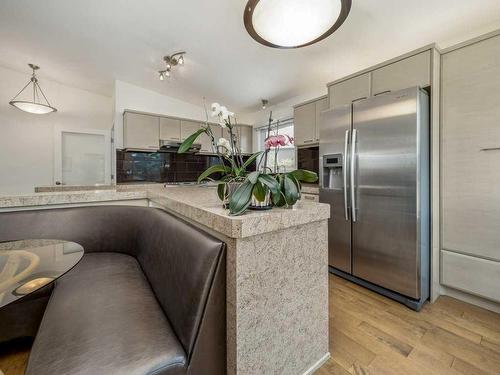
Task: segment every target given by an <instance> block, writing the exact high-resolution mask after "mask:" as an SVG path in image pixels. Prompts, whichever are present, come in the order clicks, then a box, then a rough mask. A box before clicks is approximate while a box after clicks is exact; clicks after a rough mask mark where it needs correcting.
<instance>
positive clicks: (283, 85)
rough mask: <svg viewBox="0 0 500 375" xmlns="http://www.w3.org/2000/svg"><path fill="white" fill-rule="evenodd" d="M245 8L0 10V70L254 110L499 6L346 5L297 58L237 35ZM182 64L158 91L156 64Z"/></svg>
mask: <svg viewBox="0 0 500 375" xmlns="http://www.w3.org/2000/svg"><path fill="white" fill-rule="evenodd" d="M245 3H246V0H210V1H208V0H177V1H173V0H120V1H117V0H84V1H68V0H43V1H40V0H1V3H0V64H1V65H3V66H6V67H10V68H13V69H16V70H19V71H26V73H27V74H28V69H27V67H26V64H27V63H28V62H33V63H36V64H38V65H40V66H41V67H42V71H41V75H40V76H41V78H42V79H43V77H46V78H50V79H53V80H56V81H59V82H62V83H66V84H71V85H73V86H76V87H80V88H84V89H88V90H90V91H95V92H99V93H103V94H106V95H111V94H112V92H113V82H114V80H115V79H119V80H123V81H126V82H130V83H133V84H136V85H138V86H141V87H144V88H149V89H152V90H155V91H158V92H161V93H163V94H166V95H169V96H173V97H176V98H179V99H182V100H185V101H188V102H191V103H195V104H200V103H201V101H202V99H201V98H202V97H203V96H206V97H207V100H208V101H211V100H216V101H218V102H221V103H224V104H226V105H227V106H228V107H229V108H231V109H232V110H234V111H240V112H250V111H253V110H256V109H258V103H259V101H260V99H261V98H267V99H269V100H270V102H271V104H272V103H278V102H281V101H285V100H287V99H289V98H292V97H294V96H298V95H300V94H303V93H304V92H309V91H314V90H316V91H317V90H318V88H321V87H324V86H325V84H326V83H327V82H329V81H332V80H335V79H337V78H340V77H342V76H345V75H347V74H350V73H353V72H355V71H357V70H360V69H363V68H366V67H368V66H370V65H374V64H376V63H379V62H381V61H383V60H386V59H389V58H392V57H395V56H397V55H399V54H402V53H405V52H408V51H410V50H412V49H416V48H418V47H421V46H423V45H426V44H429V43H432V42H438V43H439V44H440V45H441V46H446V45H450V44H453V43H456V42H458V41H461V40H464V39H467V38H469V37H472V36H475V35H478V34H479V33H482V32H486V31H490V30H492V29H494V28H496V27H500V1H499V0H418V1H415V0H353V7H352V10H351V14H350V15H349V17H348V19H347V21H346V23H345V24H344V25H343V26H342V27H341V28H340V29H339V30H338V31H337V32H336V33H334V34H333V35H332V36H330V37H329V38H327V39H326V40H324V41H322V42H320V43H318V44H316V45H313V46H310V47H305V48H302V49H298V50H276V49H272V48H268V47H265V46H262V45H260V44H257V43H256V42H255V41H254V40H253V39H251V38H250V36H249V35H248V34H247V32H246V30H245V28H244V25H243V9H244V6H245ZM178 50H186V51H187V56H186V65H185V66H184V67H183V68H181V69H177V70H175V71H174V72H173V76H174V77H173V78H172V79H171V80H169V81H165V82H160V81H159V80H158V76H157V73H156V72H157V70H159V69H160V68H162V67H163V64H162V61H161V58H162V56H163V55H165V54H168V53H171V52H175V51H178Z"/></svg>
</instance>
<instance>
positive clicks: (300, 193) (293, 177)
mask: <svg viewBox="0 0 500 375" xmlns="http://www.w3.org/2000/svg"><path fill="white" fill-rule="evenodd" d="M288 177H290V178H291V179H292V181H293V182H294V183H295V185H297V190H298V191H299V199H300V197H301V195H302V192H301V191H302V184H301V183H300V181H299V180H297V179H296V178H295V176H294V175H293V174H292V173H288Z"/></svg>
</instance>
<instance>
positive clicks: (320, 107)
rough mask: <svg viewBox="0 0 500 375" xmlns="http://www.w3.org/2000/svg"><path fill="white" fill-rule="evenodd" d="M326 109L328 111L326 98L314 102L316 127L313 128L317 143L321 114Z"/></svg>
mask: <svg viewBox="0 0 500 375" xmlns="http://www.w3.org/2000/svg"><path fill="white" fill-rule="evenodd" d="M327 109H328V97H326V98H323V99H320V100H318V101H317V102H316V126H315V134H316V135H315V137H316V142H319V129H320V119H321V112H323V111H325V110H327Z"/></svg>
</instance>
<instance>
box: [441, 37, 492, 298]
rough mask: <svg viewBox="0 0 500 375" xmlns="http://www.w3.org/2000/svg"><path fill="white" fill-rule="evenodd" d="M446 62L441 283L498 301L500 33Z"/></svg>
mask: <svg viewBox="0 0 500 375" xmlns="http://www.w3.org/2000/svg"><path fill="white" fill-rule="evenodd" d="M441 64H442V72H441V80H442V81H441V90H442V91H441V98H442V101H441V116H442V121H441V126H442V128H441V205H442V206H441V207H442V211H441V212H442V219H441V220H442V221H441V230H442V237H441V238H442V242H441V245H442V246H441V248H442V250H441V283H442V284H443V285H445V286H447V287H451V288H454V289H457V290H460V291H463V292H467V293H469V294H472V295H475V296H480V297H482V298H486V299H488V300H491V301H495V302H500V35H497V36H493V37H490V38H488V39H485V40H482V41H478V42H475V43H473V44H469V45H465V46H461V47H459V48H457V49H452V50H450V51H449V52H446V53H444V54H443V55H442V61H441Z"/></svg>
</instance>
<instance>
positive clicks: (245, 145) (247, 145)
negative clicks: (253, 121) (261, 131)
mask: <svg viewBox="0 0 500 375" xmlns="http://www.w3.org/2000/svg"><path fill="white" fill-rule="evenodd" d="M238 130H239V138H240V147H241V152H242V153H244V154H251V153H252V151H253V150H252V145H253V128H252V127H251V126H247V125H242V126H239V127H238Z"/></svg>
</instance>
